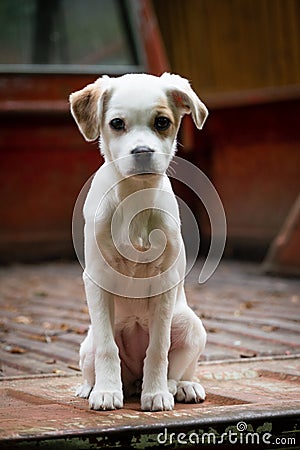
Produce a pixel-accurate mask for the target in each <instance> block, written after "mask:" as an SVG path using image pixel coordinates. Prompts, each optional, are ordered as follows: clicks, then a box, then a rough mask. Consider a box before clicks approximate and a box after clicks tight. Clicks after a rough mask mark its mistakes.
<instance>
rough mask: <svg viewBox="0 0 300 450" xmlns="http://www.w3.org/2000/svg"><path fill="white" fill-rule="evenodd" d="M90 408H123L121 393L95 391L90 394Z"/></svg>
mask: <svg viewBox="0 0 300 450" xmlns="http://www.w3.org/2000/svg"><path fill="white" fill-rule="evenodd" d="M89 403H90V408H91V409H96V410H103V411H105V410H111V409H120V408H123V394H122V393H121V392H118V391H116V392H105V391H95V389H94V390H93V391H92V392H91V394H90V399H89Z"/></svg>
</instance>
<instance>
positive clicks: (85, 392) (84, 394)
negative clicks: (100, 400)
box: [75, 383, 93, 398]
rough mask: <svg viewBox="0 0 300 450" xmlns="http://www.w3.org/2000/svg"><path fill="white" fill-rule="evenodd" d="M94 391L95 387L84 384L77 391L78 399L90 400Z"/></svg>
mask: <svg viewBox="0 0 300 450" xmlns="http://www.w3.org/2000/svg"><path fill="white" fill-rule="evenodd" d="M92 389H93V386H90V385H89V384H88V383H83V384H81V385H80V386H78V388H77V389H76V391H75V395H76V397H81V398H89V396H90V393H91V390H92Z"/></svg>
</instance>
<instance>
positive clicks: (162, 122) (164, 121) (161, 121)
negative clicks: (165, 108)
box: [154, 116, 171, 131]
mask: <svg viewBox="0 0 300 450" xmlns="http://www.w3.org/2000/svg"><path fill="white" fill-rule="evenodd" d="M170 125H171V121H170V119H168V117H164V116H160V117H156V119H155V122H154V128H156V130H157V131H165V130H167V129H168V128H169V126H170Z"/></svg>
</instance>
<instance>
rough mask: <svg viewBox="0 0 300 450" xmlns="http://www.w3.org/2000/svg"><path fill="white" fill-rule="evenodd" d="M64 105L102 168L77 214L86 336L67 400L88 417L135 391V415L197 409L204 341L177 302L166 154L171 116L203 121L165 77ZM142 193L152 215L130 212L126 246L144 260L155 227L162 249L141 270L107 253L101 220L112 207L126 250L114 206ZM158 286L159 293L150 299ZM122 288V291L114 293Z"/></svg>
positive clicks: (182, 84) (94, 92)
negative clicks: (78, 400) (120, 282)
mask: <svg viewBox="0 0 300 450" xmlns="http://www.w3.org/2000/svg"><path fill="white" fill-rule="evenodd" d="M70 103H71V112H72V115H73V117H74V119H75V121H76V123H77V124H78V127H79V129H80V131H81V133H82V134H83V136H84V137H85V139H86V140H88V141H93V140H95V139H98V138H99V137H100V148H101V152H102V154H103V156H104V159H105V163H104V164H103V165H102V166H101V167H100V169H99V170H98V171H97V173H96V175H95V177H94V179H93V182H92V185H91V188H90V191H89V193H88V196H87V199H86V202H85V206H84V217H85V264H86V267H85V271H84V274H83V279H84V284H85V290H86V297H87V303H88V307H89V312H90V317H91V328H90V330H89V332H88V335H87V337H86V339H85V340H84V342H83V343H82V345H81V349H80V364H81V368H82V372H83V378H84V384H83V385H82V386H80V387H79V388H78V390H77V395H78V396H80V397H84V398H89V403H90V407H91V408H92V409H96V410H99V409H102V410H105V409H115V408H121V407H122V406H123V395H126V394H127V395H131V394H133V393H136V392H137V391H138V390H139V389H141V407H142V409H143V410H149V411H157V410H171V409H172V408H173V406H174V396H175V397H176V399H177V400H178V401H183V402H200V401H203V400H204V398H205V393H204V389H203V387H202V386H201V385H200V384H199V383H196V382H194V381H192V377H193V374H194V371H195V368H196V365H197V361H198V358H199V355H200V354H201V352H202V351H203V349H204V346H205V341H206V333H205V330H204V328H203V325H202V322H201V320H200V319H199V318H198V317H197V316H196V315H195V314H194V312H193V311H192V310H191V309H190V308H189V307H188V305H187V302H186V297H185V292H184V286H183V281H182V280H183V278H184V271H185V254H184V248H183V241H182V237H181V232H180V219H179V212H178V206H177V202H176V200H175V196H174V194H173V191H172V188H171V184H170V181H169V179H168V177H167V175H166V170H167V168H168V166H169V163H170V161H171V159H172V157H173V155H174V153H175V150H176V135H177V131H178V128H179V125H180V120H181V117H182V116H183V115H184V114H189V113H191V114H192V117H193V120H194V122H195V124H196V126H197V127H198V128H202V126H203V123H204V121H205V119H206V117H207V114H208V113H207V110H206V107H205V106H204V104H203V103H202V102H201V101H200V100H199V98H198V97H197V95H196V94H195V92H194V91H193V90H192V88H191V87H190V84H189V83H188V81H187V80H185V79H183V78H181V77H180V76H178V75H171V74H168V73H165V74H163V75H162V76H161V77H156V76H152V75H146V74H130V75H124V76H122V77H117V78H110V77H108V76H104V77H102V78H99V79H98V80H97V81H96V82H95V83H93V84H90V85H88V86H86V87H85V88H84V89H82V90H81V91H78V92H75V93H73V94H71V96H70ZM158 117H163V118H167V119H168V120H169V121H170V122H168V121H167V122H164V120H165V119H162V122H163V124H164V125H166V123H167V126H166V128H165V126H163V127H162V128H164V129H161V128H159V129H158V127H157V123H156V120H157V118H158ZM113 119H121V120H122V122H119V125H120V123H121V127H120V128H119V129H115V128H113V126H112V123H114V122H111V121H112V120H113ZM134 149H138V153H137V154H134V152H132V151H133V150H134ZM145 149H146V150H145ZM147 150H148V151H147ZM144 189H150V190H147V191H145V192H147V193H148V198H147V201H149V192H150V197H151V204H152V205H153V209H146V210H145V211H142V212H140V213H139V214H137V215H136V216H135V217H134V219H133V220H132V222H131V224H130V228H129V229H130V231H129V234H130V246H131V247H132V248H133V251H137V252H139V254H142V255H143V254H144V253H145V254H146V252H147V251H148V250H149V248H150V247H151V246H152V244H153V242H151V236H150V238H149V235H150V233H151V232H153V230H156V229H158V228H159V229H160V230H162V231H163V232H164V234H165V237H166V246H165V250H164V251H163V253H162V254H161V255H159V256H158V257H157V258H156V259H155V260H154V261H150V262H142V263H141V262H134V261H132V260H130V259H131V258H126V257H125V256H122V255H121V254H120V252H119V251H118V250H117V248H116V247H115V243H114V242H113V240H112V236H111V221H112V217H113V214H114V212H115V211H116V208H117V207H118V206H119V205H120V203H121V207H120V210H119V211H118V215H117V219H116V220H117V225H118V227H117V234H118V236H117V240H118V242H119V244H120V248H121V247H122V244H124V242H125V244H126V243H127V244H126V245H124V246H125V248H126V246H128V239H127V236H125V234H126V232H127V230H126V229H125V230H124V227H123V220H124V217H125V216H126V211H125V208H123V210H122V202H123V201H124V200H125V199H126V198H127V197H128V195H131V194H140V193H142V195H143V190H144ZM125 228H126V227H125ZM153 236H154V235H153ZM158 240H159V239H158ZM154 246H155V245H154ZM99 249H100V252H99ZM99 253H101V255H103V257H102V258H101V257H99ZM172 264H173V266H172V270H169V271H168V268H169V267H170V266H171V265H172ZM109 268H113V269H115V270H116V271H117V272H119V273H120V274H122V275H125V276H127V277H129V278H127V280H129V290H130V289H131V291H130V292H134V293H135V294H134V295H131V296H129V298H128V297H127V298H126V297H124V296H122V295H120V294H119V295H118V292H117V294H114V293H113V292H115V290H114V289H115V288H116V289H117V290H118V289H119V291H120V289H122V286H117V285H116V283H117V282H116V280H115V278H114V276H113V275H111V272H110V270H109ZM163 274H164V276H165V278H163ZM141 277H143V278H148V279H149V280H151V282H152V279H153V280H154V281H153V283H152V285H151V284H150V288H149V286H148V288H147V289H148V291H147V292H148V294H147V295H146V294H145V292H144V293H141V297H142V298H137V297H138V295H136V294H138V292H139V289H140V287H139V286H140V285H139V284H138V281H139V280H138V278H141ZM153 277H156V278H153ZM159 277H161V279H162V281H161V283H162V291H165V292H163V293H162V294H160V295H159V294H157V292H158V290H157V286H158V285H159V284H160V282H159V281H157V280H158V279H159ZM103 283H104V284H103ZM105 283H108V285H109V286H111V287H112V289H111V291H112V293H111V292H109V291H110V289H103V286H107V284H105ZM109 283H110V284H109ZM169 286H171V288H168V287H169ZM160 287H161V286H160ZM164 287H165V289H164ZM127 288H128V286H127V285H126V289H127ZM126 289H125V285H124V292H125V291H126ZM121 292H122V291H121ZM126 292H127V291H126Z"/></svg>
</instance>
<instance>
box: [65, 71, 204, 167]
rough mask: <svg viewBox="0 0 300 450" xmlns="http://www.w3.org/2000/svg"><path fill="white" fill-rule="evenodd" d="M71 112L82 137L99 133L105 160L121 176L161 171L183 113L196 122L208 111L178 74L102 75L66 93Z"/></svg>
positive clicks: (90, 137)
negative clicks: (80, 88)
mask: <svg viewBox="0 0 300 450" xmlns="http://www.w3.org/2000/svg"><path fill="white" fill-rule="evenodd" d="M70 103H71V112H72V115H73V117H74V119H75V121H76V123H77V125H78V127H79V129H80V131H81V133H82V134H83V136H84V137H85V139H86V140H87V141H94V140H95V139H98V138H99V137H100V138H101V144H100V148H101V151H102V153H103V155H104V157H105V159H106V160H107V161H114V162H115V164H116V167H117V168H118V170H119V172H120V174H121V175H123V176H129V175H136V174H145V173H164V172H165V171H166V170H167V168H168V165H169V163H170V160H171V158H172V156H173V155H174V153H175V150H176V135H177V131H178V128H179V125H180V120H181V117H182V116H183V115H184V114H189V113H191V114H192V118H193V120H194V122H195V125H196V126H197V128H202V126H203V124H204V122H205V120H206V117H207V115H208V112H207V109H206V107H205V105H204V104H203V103H202V102H201V101H200V99H199V98H198V97H197V95H196V94H195V92H194V91H193V90H192V88H191V86H190V84H189V82H188V81H187V80H186V79H184V78H181V77H180V76H179V75H171V74H169V73H164V74H163V75H162V76H161V77H156V76H153V75H146V74H128V75H124V76H121V77H118V78H110V77H108V76H103V77H102V78H99V79H98V80H97V81H95V83H93V84H89V85H88V86H86V87H85V88H84V89H82V90H80V91H78V92H74V93H73V94H71V95H70Z"/></svg>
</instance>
